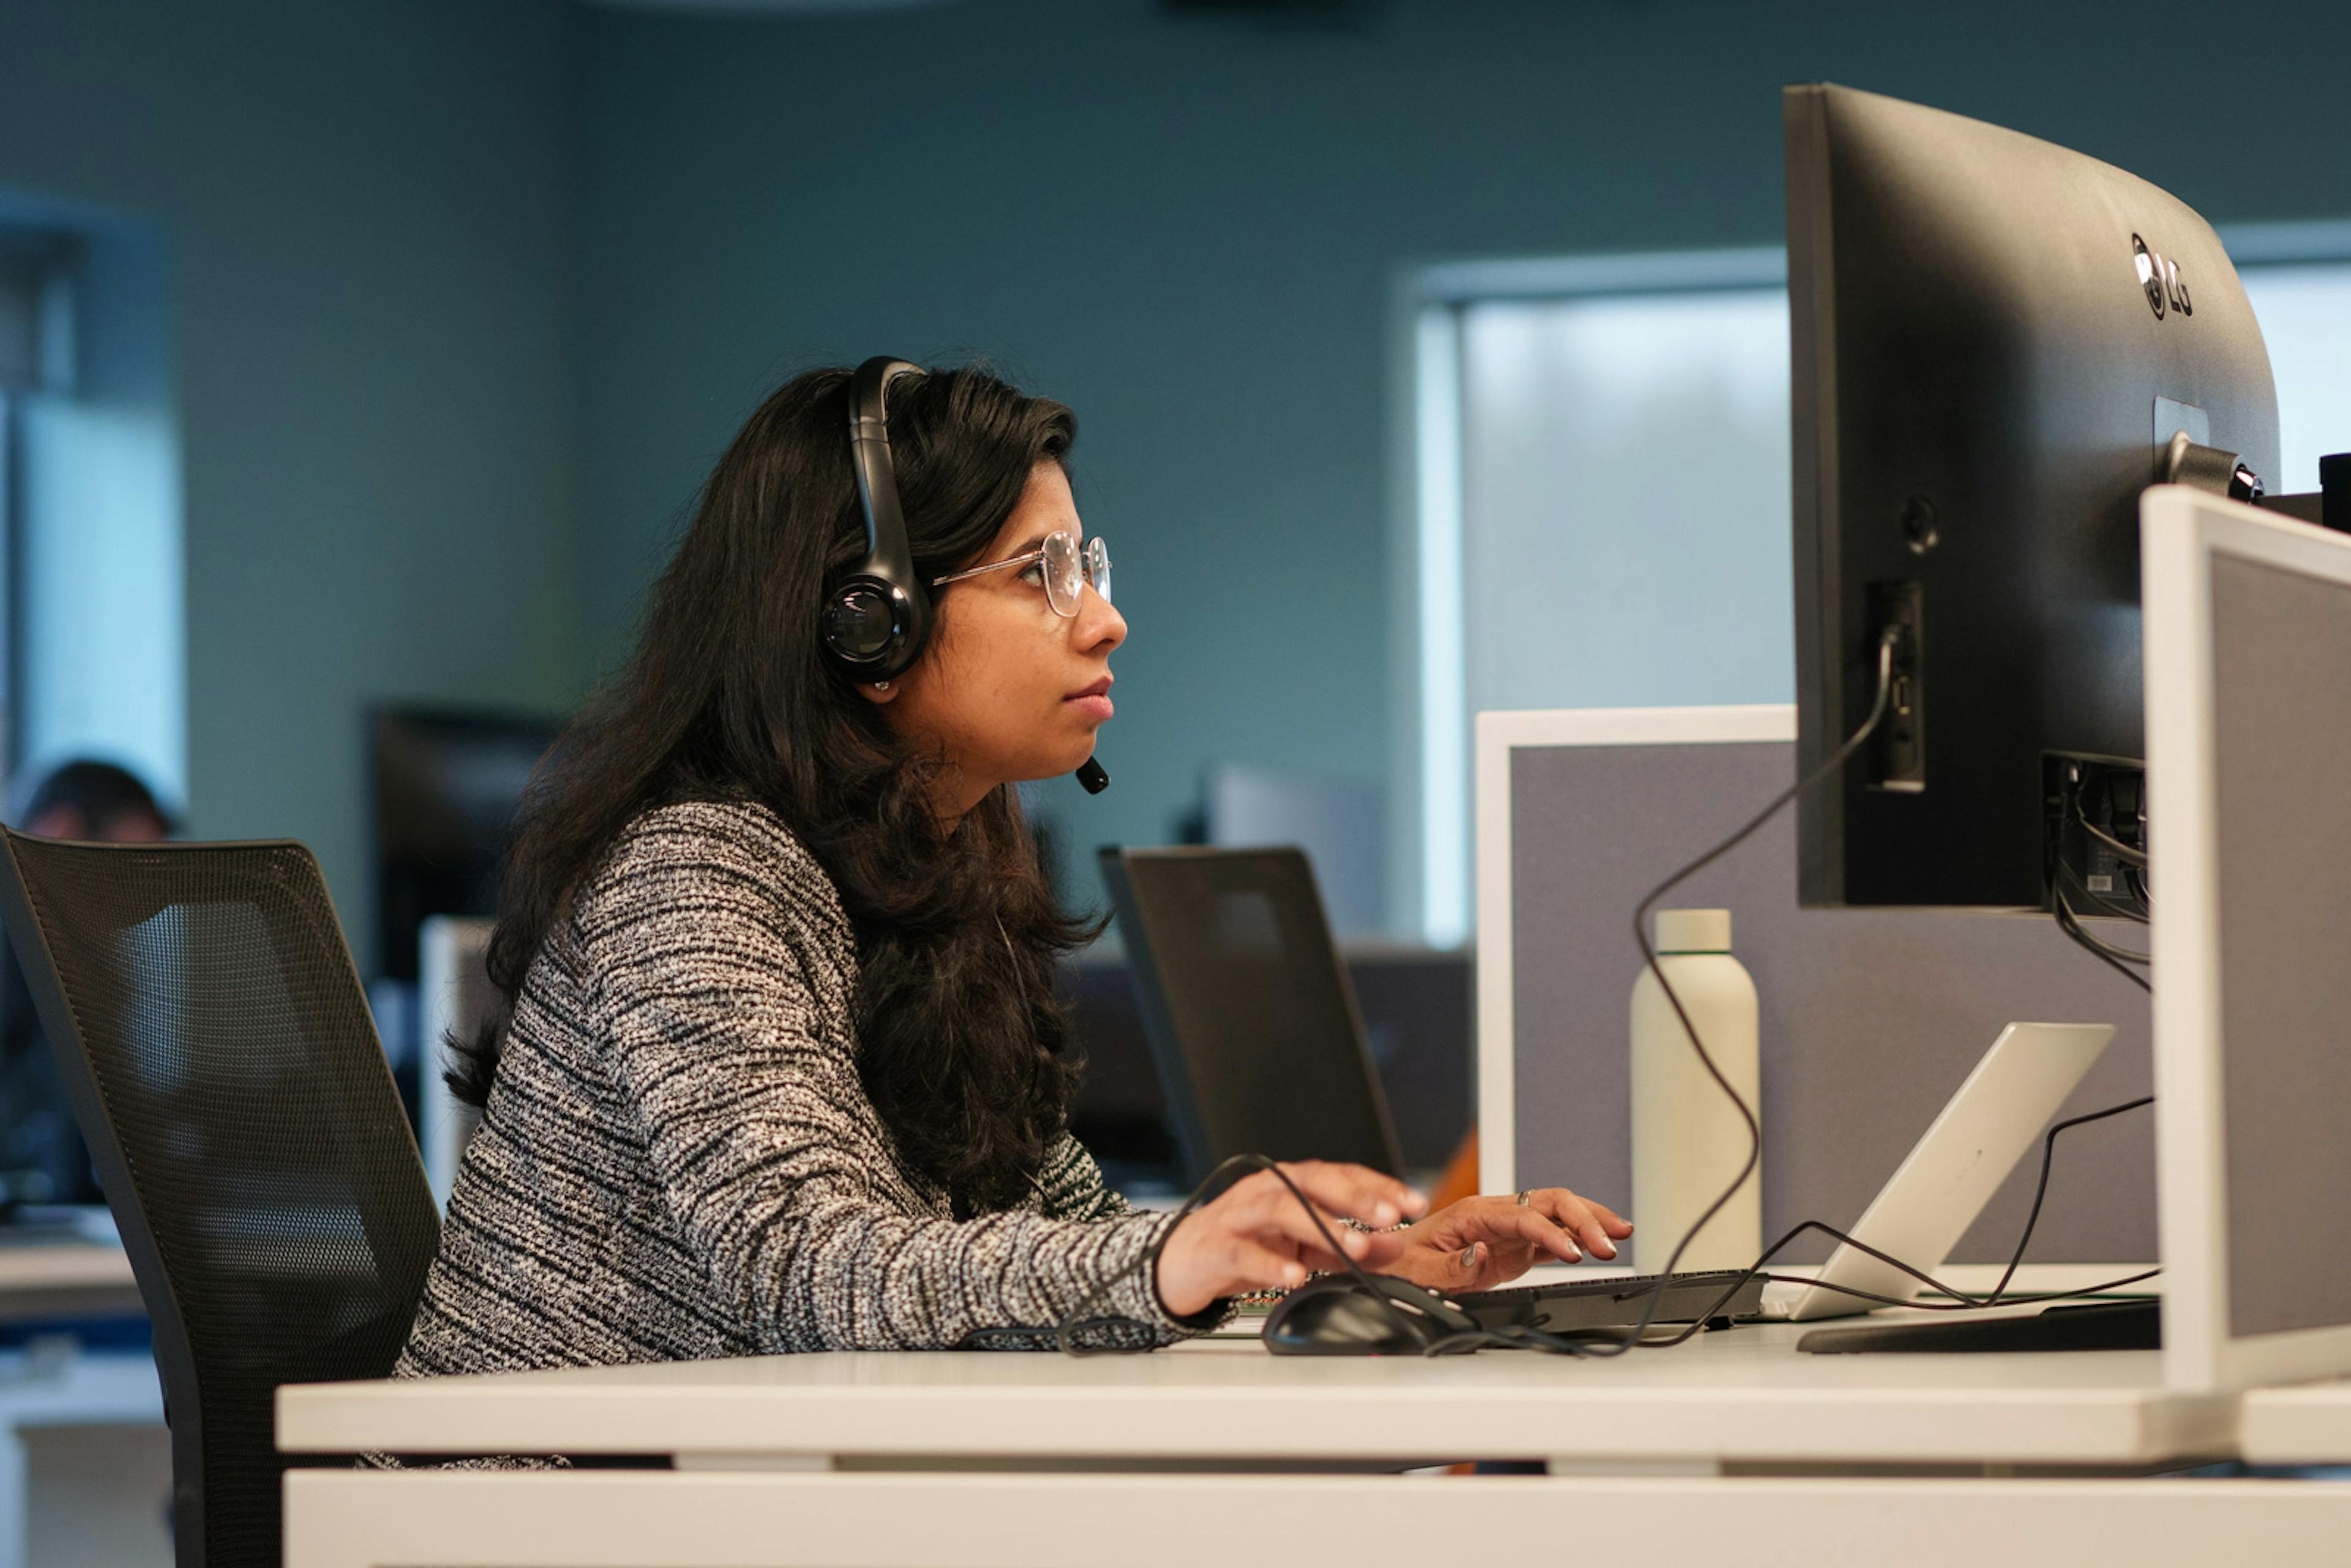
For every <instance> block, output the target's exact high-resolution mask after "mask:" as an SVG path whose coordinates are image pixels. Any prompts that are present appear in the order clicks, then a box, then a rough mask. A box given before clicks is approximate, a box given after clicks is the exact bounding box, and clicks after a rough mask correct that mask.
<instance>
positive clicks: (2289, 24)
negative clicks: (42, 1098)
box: [0, 0, 2351, 952]
mask: <svg viewBox="0 0 2351 1568" xmlns="http://www.w3.org/2000/svg"><path fill="white" fill-rule="evenodd" d="M1365 16H1366V18H1367V19H1366V20H1364V21H1363V22H1361V23H1360V24H1358V25H1355V26H1349V27H1343V28H1340V29H1336V30H1333V29H1328V28H1322V27H1315V26H1303V27H1274V28H1268V27H1262V26H1250V25H1247V24H1244V23H1237V22H1234V21H1231V20H1228V19H1211V18H1187V19H1174V18H1170V17H1168V16H1165V14H1163V13H1162V12H1161V11H1159V10H1158V9H1157V7H1156V6H1155V5H1152V4H1149V3H1147V0H959V3H956V4H950V5H936V6H929V7H915V8H908V9H901V10H884V11H877V12H875V13H873V14H871V15H864V16H803V17H791V18H785V17H769V18H756V17H750V18H747V17H740V16H713V15H701V16H697V15H690V14H677V13H673V12H660V13H653V12H632V11H622V10H615V9H608V8H605V7H602V6H584V5H571V4H568V3H567V0H335V3H333V4H329V5H319V4H315V3H311V0H218V3H216V4H212V5H204V6H194V5H153V4H146V3H141V0H72V3H70V4H68V3H67V0H0V193H16V195H17V196H20V197H24V198H26V199H31V200H35V201H38V202H47V203H52V204H56V203H62V204H68V205H75V206H78V207H81V208H84V209H89V210H91V211H94V212H97V213H99V214H110V221H113V220H119V221H120V224H122V225H125V226H126V231H128V230H138V231H140V232H145V233H152V235H153V236H155V238H156V243H157V245H158V246H160V250H158V251H157V252H156V253H155V255H154V256H151V258H150V259H151V260H152V261H153V262H155V263H156V267H155V270H154V272H153V277H168V280H169V281H168V297H167V298H163V299H162V301H161V306H162V308H159V309H157V311H156V313H155V319H158V320H164V321H168V323H169V325H168V329H167V330H166V333H165V335H166V336H167V337H168V342H166V343H165V344H164V345H163V346H162V348H161V349H160V350H157V352H158V353H159V355H160V359H159V361H158V365H159V366H160V369H159V370H157V371H156V374H158V375H159V376H160V377H161V378H162V381H161V383H160V384H161V387H162V390H161V391H160V392H156V393H155V396H156V397H157V398H159V399H161V400H162V402H161V404H160V406H166V407H169V408H171V409H173V410H175V411H176V416H177V423H178V438H177V457H176V464H177V476H176V481H175V483H176V490H177V495H178V497H179V505H180V507H181V510H182V515H183V525H184V536H183V539H182V540H181V544H180V549H181V558H182V559H181V563H180V564H179V566H178V568H177V570H179V571H180V572H181V573H182V584H183V588H182V594H183V597H182V606H183V614H184V628H183V631H182V632H179V633H177V635H178V636H179V637H180V639H181V641H182V643H183V648H184V672H185V674H184V691H183V696H182V701H181V706H182V708H183V712H184V724H185V739H184V743H183V749H184V760H183V779H184V785H185V789H186V794H187V804H188V807H189V810H190V814H191V820H192V826H193V829H194V830H195V831H198V832H200V833H204V834H208V835H212V834H218V835H242V834H281V833H282V834H290V835H293V836H297V837H299V838H302V839H305V840H307V841H309V842H311V843H313V844H314V845H316V846H317V847H318V848H319V850H320V852H321V853H322V855H323V857H324V859H325V861H326V863H327V868H328V873H329V879H330V882H331V883H332V884H333V886H334V888H335V891H336V893H337V895H338V898H339V900H340V902H341V904H342V905H343V907H344V909H345V912H346V916H347V920H348V921H349V923H350V925H351V927H352V934H353V936H354V937H355V938H357V939H358V940H359V941H360V943H361V944H362V946H361V948H360V950H361V951H362V952H364V951H365V950H366V948H365V946H364V945H363V944H364V942H365V939H366V937H367V936H368V935H369V933H368V932H367V930H366V921H365V918H364V907H365V906H364V902H363V894H364V892H365V888H364V882H363V875H364V855H363V844H364V821H365V819H364V791H363V788H362V779H361V777H360V739H359V733H358V731H359V722H360V711H361V709H362V708H363V706H365V705H366V704H367V703H369V702H370V701H372V700H378V699H387V698H389V699H405V700H423V699H430V700H441V701H455V702H485V703H501V704H522V705H530V706H558V705H562V704H566V703H568V702H569V701H570V700H572V699H573V698H574V697H575V696H576V695H577V693H578V692H579V690H580V688H581V686H582V685H583V684H584V683H585V681H586V680H587V679H588V678H590V675H591V674H593V673H594V672H595V671H596V670H598V669H600V668H601V667H603V666H604V665H606V664H608V663H609V661H610V660H611V658H612V657H613V656H615V655H616V654H617V653H618V652H619V651H620V650H621V649H622V647H623V646H624V645H625V643H626V639H627V635H628V631H629V627H630V624H631V622H632V617H633V615H634V613H635V611H636V607H637V603H638V600H639V596H640V594H641V592H642V590H643V586H644V584H645V582H646V581H647V580H648V579H649V578H650V576H651V575H652V573H653V570H654V569H655V567H656V566H657V564H658V563H659V561H660V559H662V557H663V555H664V551H665V549H666V548H667V546H668V544H669V543H670V541H671V540H672V539H673V538H674V533H675V529H676V527H677V525H678V523H679V520H680V518H681V516H682V513H683V509H684V507H685V505H686V504H687V503H688V501H689V499H690V497H691V494H692V491H693V488H694V486H695V483H696V482H697V481H698V479H699V478H700V477H701V476H702V474H703V473H704V472H705V469H706V467H707V466H708V465H709V463H710V462H711V461H712V459H713V458H714V457H715V456H716V453H717V451H718V450H719V448H720V447H721V446H722V444H724V443H725V441H726V438H727V437H728V435H729V434H731V433H732V431H733V430H734V428H735V426H736V425H737V423H738V422H739V421H740V419H741V418H742V416H743V415H744V414H745V413H746V412H747V410H748V409H749V408H750V407H751V406H752V404H753V403H754V402H756V401H757V400H758V397H759V396H760V395H761V393H762V392H764V391H765V390H766V389H767V388H768V387H769V386H770V385H772V384H773V383H774V382H776V381H778V380H779V379H780V378H782V377H783V376H785V375H787V374H789V373H790V372H791V371H795V370H797V369H799V368H802V367H804V366H807V365H809V364H812V363H817V362H821V361H844V360H852V359H855V358H858V357H861V356H862V355H864V354H867V353H871V352H874V351H877V350H890V351H893V352H899V353H906V354H912V355H915V356H919V357H924V358H928V359H933V360H951V359H959V358H961V357H963V356H965V355H967V354H974V353H977V354H984V355H987V356H990V357H992V358H994V359H996V360H998V361H999V362H1000V363H1001V364H1002V365H1003V366H1004V367H1005V368H1006V369H1008V371H1010V372H1011V373H1012V374H1013V375H1014V377H1015V378H1016V379H1017V380H1019V381H1020V382H1023V383H1024V384H1026V385H1029V386H1030V387H1033V388H1035V389H1036V390H1039V391H1041V392H1050V393H1052V394H1054V395H1057V396H1061V397H1063V398H1065V399H1067V400H1069V401H1070V402H1072V403H1074V404H1075V405H1076V407H1077V408H1078V410H1079V413H1080V415H1081V423H1082V425H1083V431H1084V434H1083V435H1082V438H1081V444H1080V453H1079V455H1080V460H1081V461H1080V466H1081V474H1080V479H1081V487H1080V497H1081V504H1082V506H1083V507H1084V508H1085V510H1086V512H1087V516H1088V519H1089V522H1090V524H1091V526H1092V527H1093V528H1097V529H1099V530H1101V531H1102V532H1103V533H1105V534H1107V535H1109V536H1110V537H1111V538H1113V540H1114V541H1115V543H1116V545H1117V547H1118V558H1119V562H1120V566H1121V569H1122V575H1121V578H1120V582H1119V587H1120V597H1121V602H1122V604H1123V606H1124V607H1125V608H1126V609H1127V611H1128V612H1129V614H1130V615H1131V617H1132V619H1133V621H1134V642H1133V643H1132V645H1131V647H1130V648H1129V650H1127V651H1126V652H1125V653H1123V654H1122V655H1121V657H1120V660H1119V665H1118V667H1119V672H1120V676H1121V685H1120V696H1121V699H1122V700H1121V704H1120V716H1119V718H1118V719H1117V721H1116V722H1115V723H1114V724H1113V726H1112V727H1110V729H1109V730H1108V731H1107V732H1106V736H1105V740H1104V757H1105V759H1106V760H1107V761H1108V763H1109V764H1110V766H1111V768H1112V769H1113V772H1115V773H1116V774H1117V775H1118V784H1117V785H1116V787H1115V788H1114V789H1113V790H1112V792H1111V793H1110V794H1108V795H1105V796H1103V797H1102V798H1101V799H1100V800H1093V801H1087V802H1081V801H1079V800H1075V799H1074V798H1073V792H1072V791H1071V790H1069V789H1067V788H1066V787H1056V788H1055V789H1052V790H1049V791H1048V792H1047V793H1048V798H1049V803H1050V809H1052V810H1055V811H1057V812H1060V813H1061V814H1062V815H1063V817H1064V818H1065V821H1066V832H1067V837H1068V839H1069V840H1070V841H1071V842H1073V843H1074V844H1075V845H1077V846H1079V847H1082V846H1084V845H1087V844H1091V843H1092V842H1095V841H1102V840H1109V839H1124V840H1129V841H1150V840H1156V839H1159V838H1162V837H1164V836H1165V833H1166V831H1167V830H1168V826H1169V823H1170V821H1171V820H1172V819H1173V818H1174V817H1175V814H1176V813H1177V811H1178V810H1181V809H1183V808H1184V807H1185V806H1186V805H1188V804H1189V803H1190V802H1191V800H1192V799H1193V797H1194V793H1195V791H1196V787H1197V782H1198V778H1199V773H1200V769H1201V768H1202V766H1203V765H1204V764H1205V763H1207V761H1209V760H1211V759H1215V758H1231V759H1236V760H1242V761H1248V762H1251V763H1256V764H1259V765H1262V766H1270V767H1275V768H1299V769H1319V770H1324V771H1330V772H1335V773H1341V774H1346V775H1352V776H1355V777H1360V778H1377V779H1390V780H1391V781H1392V782H1395V781H1399V780H1402V779H1404V778H1405V772H1404V769H1403V764H1404V763H1405V762H1406V761H1408V759H1409V758H1410V756H1411V746H1410V741H1411V728H1410V724H1409V716H1408V715H1405V714H1403V713H1401V712H1399V711H1398V709H1397V706H1396V704H1395V692H1396V690H1397V689H1398V685H1397V681H1398V670H1397V667H1396V666H1397V664H1398V661H1400V660H1405V659H1408V658H1409V657H1410V654H1411V649H1410V648H1409V646H1408V641H1407V640H1405V639H1402V638H1400V637H1399V636H1398V635H1397V634H1396V631H1395V627H1396V619H1395V616H1394V615H1393V614H1392V612H1391V609H1390V596H1391V594H1392V592H1393V591H1395V583H1396V573H1395V551H1394V543H1393V538H1392V527H1393V511H1394V507H1395V484H1394V483H1393V478H1392V476H1393V475H1394V473H1395V464H1396V462H1397V460H1398V457H1399V452H1398V444H1397V443H1396V442H1395V440H1393V439H1392V438H1391V434H1390V429H1389V421H1390V419H1391V415H1392V409H1393V394H1392V391H1391V387H1390V377H1391V376H1392V374H1393V373H1394V371H1395V360H1394V356H1393V351H1392V350H1393V342H1392V326H1393V323H1392V320H1391V312H1392V308H1393V290H1394V288H1395V284H1396V280H1397V279H1398V277H1399V276H1400V275H1401V274H1403V273H1404V272H1405V271H1407V270H1408V269H1409V268H1410V267H1411V266H1412V265H1413V264H1414V263H1416V262H1417V261H1422V260H1428V259H1437V258H1452V257H1463V256H1489V255H1496V254H1513V253H1562V252H1596V251H1616V250H1634V249H1652V248H1675V247H1684V246H1722V245H1740V244H1754V243H1759V242H1761V243H1769V242H1771V241H1772V240H1774V239H1775V238H1776V236H1777V235H1778V231H1779V225H1780V186H1779V166H1780V145H1779V131H1778V120H1777V101H1776V89H1777V88H1778V86H1779V85H1780V84H1781V83H1782V82H1783V81H1787V80H1793V79H1800V78H1823V77H1825V78H1835V79H1841V80H1845V81H1850V82H1853V83H1855V84H1856V85H1860V86H1865V87H1871V88H1876V89H1882V90H1886V91H1890V92H1895V93H1899V94H1902V95H1905V96H1909V97H1914V98H1918V99H1925V100H1927V101H1929V102H1934V103H1938V104H1940V105H1943V106H1945V107H1949V108H1951V109H1956V110H1961V111H1963V112H1967V113H1971V114H1977V115H1981V116H1985V117H1987V118H1991V119H1993V120H2001V121H2003V122H2006V123H2009V124H2012V125H2015V126H2018V127H2020V128H2022V129H2023V130H2026V131H2033V132H2035V133H2038V134H2041V135H2045V136H2049V137H2052V138H2053V139H2055V140H2057V141H2064V142H2067V143H2069V144H2072V145H2074V146H2078V147H2081V148H2083V149H2085V150H2086V151H2089V152H2094V153H2097V154H2099V155H2102V156H2105V157H2108V158H2111V159H2113V160H2115V161H2116V162H2122V163H2125V164H2126V165H2128V166H2131V167H2134V168H2137V169H2138V170H2140V171H2142V172H2146V173H2147V174H2149V175H2150V176H2152V177H2154V178H2156V179H2158V181H2159V182H2161V183H2165V184H2167V185H2168V186H2170V187H2172V188H2173V189H2175V190H2176V191H2178V192H2179V193H2180V194H2181V195H2182V196H2184V197H2185V198H2186V199H2187V200H2189V202H2191V203H2193V204H2196V205H2198V206H2199V207H2200V208H2202V209H2203V210H2204V211H2205V212H2206V213H2207V214H2209V215H2210V216H2211V217H2213V218H2215V219H2216V220H2220V221H2231V220H2248V219H2287V218H2298V217H2314V216H2341V215H2345V214H2351V158H2346V156H2345V154H2346V151H2351V149H2346V139H2351V125H2346V121H2345V120H2343V118H2342V117H2341V115H2340V114H2339V112H2337V111H2336V110H2335V105H2337V104H2339V103H2340V101H2341V94H2340V91H2339V90H2338V88H2339V84H2338V81H2337V69H2338V63H2339V61H2340V60H2341V59H2342V58H2344V57H2346V53H2351V51H2346V45H2351V19H2346V13H2344V12H2342V11H2341V10H2340V9H2339V8H2337V7H2334V6H2321V5H2283V4H2278V3H2275V0H2273V3H2270V4H2262V3H2258V0H2250V3H2247V4H2243V5H2238V6H2236V7H2234V8H2232V9H2231V12H2230V13H2229V15H2228V17H2227V19H2226V21H2225V22H2222V21H2219V20H2215V19H2213V18H2210V17H2207V18H2203V19H2201V20H2194V19H2183V18H2181V17H2179V16H2173V15H2171V14H2168V13H2163V12H2159V11H2152V12H2151V11H2149V10H2147V8H2145V7H2126V6H2121V5H2025V4H2020V3H2017V0H1984V3H1979V4H1974V5H1970V6H1967V7H1965V8H1964V9H1963V10H1960V11H1952V10H1950V9H1949V8H1929V7H1914V6H1889V5H1882V4H1874V3H1873V4H1859V3H1842V0H1841V3H1837V4H1828V3H1825V0H1815V3H1809V4H1807V3H1794V0H1791V3H1782V4H1775V5H1768V6H1767V5H1754V4H1751V3H1750V0H1642V3H1635V0H1619V3H1613V4H1577V5H1570V4H1562V3H1560V0H1392V3H1391V4H1388V5H1385V6H1374V7H1369V8H1367V10H1366V12H1365ZM5 206H6V202H5V201H0V208H5ZM146 287H148V289H149V294H150V296H151V297H152V295H153V294H154V293H155V292H156V291H158V290H160V289H162V288H163V287H165V286H164V285H162V284H159V283H151V284H150V285H148V286H146ZM148 303H149V304H151V305H152V304H155V303H156V301H155V300H154V299H153V298H149V301H148ZM168 499H169V497H166V502H168ZM159 548H162V547H159ZM1671 568H1672V563H1671V562H1670V561H1662V560H1661V561H1659V562H1657V563H1656V570H1659V571H1669V570H1671ZM76 570H79V569H78V568H77V569H76ZM67 575H68V576H71V575H73V573H68V574H67ZM115 613H118V614H120V615H126V616H127V615H128V614H129V613H131V612H125V611H118V612H115ZM85 630H86V629H85ZM153 631H154V628H153V627H152V626H149V627H147V628H146V629H145V633H142V634H152V632H153ZM164 635H165V637H166V639H167V640H168V638H169V637H170V636H171V635H173V633H170V632H165V633H164ZM142 700H143V699H142ZM168 706H170V694H164V695H163V699H162V707H166V708H167V707H168ZM157 711H161V708H159V709H158V710H157ZM141 722H145V721H141ZM159 722H160V721H159ZM164 733H165V735H166V738H165V740H164V741H163V742H162V745H163V746H164V747H166V748H167V749H168V748H170V747H171V746H172V745H173V744H174V743H172V741H171V740H170V739H169V737H168V727H165V731H164Z"/></svg>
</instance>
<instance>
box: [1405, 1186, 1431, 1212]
mask: <svg viewBox="0 0 2351 1568" xmlns="http://www.w3.org/2000/svg"><path fill="white" fill-rule="evenodd" d="M1404 1200H1405V1202H1406V1203H1408V1204H1410V1205H1412V1210H1413V1212H1414V1213H1415V1214H1417V1213H1419V1212H1420V1211H1421V1210H1422V1209H1424V1208H1426V1207H1428V1195H1427V1194H1426V1193H1425V1192H1422V1191H1421V1190H1420V1189H1419V1188H1418V1187H1406V1188H1405V1194H1404Z"/></svg>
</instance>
